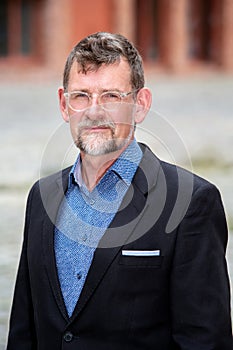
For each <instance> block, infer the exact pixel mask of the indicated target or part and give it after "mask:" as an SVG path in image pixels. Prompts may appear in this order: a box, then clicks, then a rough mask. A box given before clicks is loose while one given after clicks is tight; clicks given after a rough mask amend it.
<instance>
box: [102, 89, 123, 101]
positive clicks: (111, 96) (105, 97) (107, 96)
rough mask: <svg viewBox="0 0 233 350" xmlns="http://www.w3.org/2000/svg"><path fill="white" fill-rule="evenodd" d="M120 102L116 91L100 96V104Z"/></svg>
mask: <svg viewBox="0 0 233 350" xmlns="http://www.w3.org/2000/svg"><path fill="white" fill-rule="evenodd" d="M120 101H121V96H120V94H119V93H118V92H116V91H108V92H105V93H103V94H102V95H101V102H102V103H109V102H120Z"/></svg>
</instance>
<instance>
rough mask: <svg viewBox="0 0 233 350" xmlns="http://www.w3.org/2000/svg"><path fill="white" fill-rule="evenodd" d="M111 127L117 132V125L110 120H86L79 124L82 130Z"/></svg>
mask: <svg viewBox="0 0 233 350" xmlns="http://www.w3.org/2000/svg"><path fill="white" fill-rule="evenodd" d="M98 126H99V127H109V128H111V129H112V130H115V128H116V127H115V124H114V123H113V122H111V121H109V120H90V119H86V120H83V121H82V122H80V123H78V127H79V128H80V129H82V128H90V127H98Z"/></svg>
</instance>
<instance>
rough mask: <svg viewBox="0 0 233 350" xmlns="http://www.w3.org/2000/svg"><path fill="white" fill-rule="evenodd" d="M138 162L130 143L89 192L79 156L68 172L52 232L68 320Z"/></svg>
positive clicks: (137, 151) (135, 147) (139, 154)
mask: <svg viewBox="0 0 233 350" xmlns="http://www.w3.org/2000/svg"><path fill="white" fill-rule="evenodd" d="M141 158H142V151H141V149H140V147H139V145H138V144H137V142H136V140H133V141H132V142H131V144H130V145H129V146H128V147H127V148H126V149H125V150H124V152H123V153H122V154H121V155H120V157H119V158H118V159H117V160H116V161H115V162H114V163H113V164H112V166H111V167H110V168H109V169H108V170H107V172H106V173H105V174H104V176H103V177H102V178H101V180H100V181H99V183H98V184H97V186H96V187H95V188H94V189H93V190H92V191H91V192H89V191H88V189H87V187H86V186H85V184H84V182H83V181H82V176H81V159H80V155H79V156H78V158H77V161H76V162H75V164H74V166H73V167H72V169H71V171H70V174H69V182H68V190H67V192H66V195H65V197H64V199H63V201H62V203H61V205H60V208H59V211H58V215H57V220H56V225H55V232H54V249H55V256H56V263H57V271H58V277H59V281H60V286H61V291H62V294H63V298H64V302H65V305H66V308H67V312H68V315H69V316H71V315H72V313H73V311H74V308H75V305H76V303H77V301H78V299H79V296H80V294H81V291H82V288H83V285H84V282H85V280H86V277H87V274H88V271H89V268H90V266H91V263H92V260H93V256H94V252H95V249H96V247H97V245H98V243H99V241H100V239H101V238H102V236H103V234H104V233H105V231H106V229H107V228H108V227H109V225H110V224H111V222H112V220H113V218H114V216H115V215H116V213H117V210H118V209H119V206H120V204H121V202H122V200H123V197H124V195H125V194H126V191H127V190H128V188H129V186H130V184H131V182H132V179H133V177H134V174H135V172H136V170H137V167H138V165H139V163H140V160H141Z"/></svg>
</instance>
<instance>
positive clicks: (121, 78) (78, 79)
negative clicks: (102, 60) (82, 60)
mask: <svg viewBox="0 0 233 350" xmlns="http://www.w3.org/2000/svg"><path fill="white" fill-rule="evenodd" d="M88 68H89V67H87V71H86V72H83V71H82V69H81V67H80V65H79V64H78V63H77V62H74V63H73V65H72V67H71V70H70V75H69V83H68V88H69V90H70V89H72V90H73V89H81V88H82V89H90V88H91V87H92V90H95V88H96V89H98V88H102V89H113V88H116V89H125V88H129V87H131V69H130V66H129V63H128V62H127V61H126V60H125V59H122V58H121V59H120V60H119V61H117V62H115V63H113V64H109V65H107V64H103V65H101V66H100V67H97V69H95V68H94V67H91V66H90V69H89V70H88Z"/></svg>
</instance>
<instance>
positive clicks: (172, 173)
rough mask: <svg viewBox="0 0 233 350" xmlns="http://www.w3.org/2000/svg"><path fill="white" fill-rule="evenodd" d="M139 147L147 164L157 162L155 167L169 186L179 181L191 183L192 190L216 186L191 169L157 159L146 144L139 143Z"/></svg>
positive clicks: (177, 183)
mask: <svg viewBox="0 0 233 350" xmlns="http://www.w3.org/2000/svg"><path fill="white" fill-rule="evenodd" d="M140 147H141V149H142V151H143V156H144V157H146V158H147V159H148V160H149V162H148V163H149V164H152V163H157V167H159V170H160V171H161V172H162V173H163V174H164V177H165V178H166V181H167V184H168V185H169V183H170V184H171V186H174V185H175V186H177V185H179V183H187V185H192V188H193V192H196V191H197V190H198V189H200V188H211V189H214V188H216V186H215V185H214V184H213V183H211V182H210V181H208V180H207V179H205V178H203V177H201V176H199V175H197V174H195V173H193V172H192V171H190V170H187V169H185V168H183V167H181V166H178V165H176V164H172V163H168V162H166V161H163V160H161V159H159V158H158V157H157V156H156V155H155V154H154V153H153V152H152V151H151V149H150V148H149V147H148V146H146V145H144V144H140Z"/></svg>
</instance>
